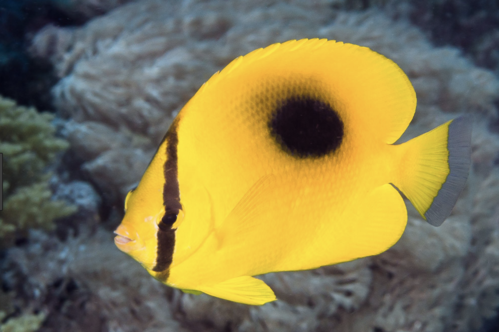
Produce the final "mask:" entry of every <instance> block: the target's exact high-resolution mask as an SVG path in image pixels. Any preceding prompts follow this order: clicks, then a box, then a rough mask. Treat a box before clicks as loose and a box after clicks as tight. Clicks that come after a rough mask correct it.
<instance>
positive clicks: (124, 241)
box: [114, 224, 135, 252]
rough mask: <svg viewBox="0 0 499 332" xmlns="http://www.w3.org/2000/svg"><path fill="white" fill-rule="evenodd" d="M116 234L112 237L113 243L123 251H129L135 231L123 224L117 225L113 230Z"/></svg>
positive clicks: (133, 240)
mask: <svg viewBox="0 0 499 332" xmlns="http://www.w3.org/2000/svg"><path fill="white" fill-rule="evenodd" d="M114 234H116V236H115V237H114V243H115V244H116V246H117V247H118V248H119V249H120V250H121V251H124V252H128V251H130V249H131V248H130V245H131V244H133V243H134V242H135V239H134V238H135V236H134V234H135V232H133V230H132V229H130V227H127V226H125V225H123V224H121V225H119V226H118V228H116V230H115V231H114Z"/></svg>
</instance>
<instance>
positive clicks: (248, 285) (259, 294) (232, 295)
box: [198, 276, 276, 305]
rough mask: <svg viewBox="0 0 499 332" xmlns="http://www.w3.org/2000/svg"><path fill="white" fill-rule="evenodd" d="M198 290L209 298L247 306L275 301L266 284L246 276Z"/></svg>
mask: <svg viewBox="0 0 499 332" xmlns="http://www.w3.org/2000/svg"><path fill="white" fill-rule="evenodd" d="M198 289H199V290H200V291H202V292H203V293H206V294H208V295H211V296H215V297H219V298H221V299H224V300H229V301H233V302H239V303H244V304H249V305H263V304H265V303H267V302H271V301H275V300H276V297H275V294H274V292H273V291H272V289H270V287H269V286H267V284H265V283H264V282H263V281H261V280H260V279H256V278H253V277H247V276H243V277H237V278H234V279H229V280H226V281H223V282H221V283H218V284H215V285H209V286H204V285H203V286H202V287H199V288H198Z"/></svg>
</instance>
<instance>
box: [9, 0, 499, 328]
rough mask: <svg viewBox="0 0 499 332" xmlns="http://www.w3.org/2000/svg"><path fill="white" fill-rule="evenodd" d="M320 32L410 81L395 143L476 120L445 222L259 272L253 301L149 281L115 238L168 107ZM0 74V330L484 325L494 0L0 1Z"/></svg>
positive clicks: (494, 139) (498, 151) (491, 189)
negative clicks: (346, 255)
mask: <svg viewBox="0 0 499 332" xmlns="http://www.w3.org/2000/svg"><path fill="white" fill-rule="evenodd" d="M317 37H318V38H328V39H336V40H340V41H344V42H350V43H355V44H360V45H364V46H368V47H370V48H371V49H373V50H375V51H377V52H379V53H381V54H384V55H385V56H387V57H389V58H391V59H393V60H394V61H395V62H396V63H397V64H399V66H400V67H401V68H402V69H403V70H404V71H405V72H406V73H407V75H408V76H409V78H410V80H411V82H412V83H413V85H414V87H415V89H416V92H417V95H418V107H417V112H416V116H415V118H414V120H413V122H412V124H411V127H410V128H409V130H408V132H407V135H406V138H410V137H413V136H416V135H418V134H421V133H423V132H425V131H427V130H428V129H430V128H433V127H435V126H437V125H439V124H441V123H443V122H445V121H447V120H449V119H452V118H455V117H457V116H459V115H460V114H465V113H466V114H473V116H474V128H473V130H474V131H473V142H472V160H473V167H472V170H471V174H470V177H469V182H468V185H467V188H466V189H465V192H464V193H463V194H462V195H461V198H460V199H459V201H458V204H457V206H456V208H455V209H454V211H453V214H452V216H451V217H450V218H449V220H447V221H446V222H445V223H444V224H443V226H442V227H440V228H434V227H431V226H429V225H428V224H426V223H425V222H424V221H423V220H422V219H421V218H420V217H419V215H418V214H417V213H416V212H415V210H414V209H412V208H410V209H409V222H408V227H407V229H406V231H405V233H404V235H403V237H402V239H401V240H400V241H399V243H397V245H395V246H394V247H393V248H391V249H390V250H388V251H387V252H386V253H384V254H381V255H379V256H376V257H369V258H365V259H360V260H356V261H353V262H349V263H345V264H340V265H336V266H329V267H324V268H320V269H317V270H312V271H304V272H289V273H278V274H269V275H265V276H263V277H262V278H263V279H265V281H266V282H267V283H268V284H269V285H270V286H271V287H272V288H273V289H274V290H275V292H276V295H277V297H278V298H279V300H278V301H277V302H273V303H270V304H267V305H265V306H263V307H248V306H245V305H239V304H234V303H230V302H227V301H224V300H220V299H216V298H212V297H208V296H206V295H200V296H194V295H189V294H184V293H182V292H180V291H178V290H174V289H171V288H168V287H166V286H164V285H162V284H160V283H158V282H157V281H155V280H154V279H152V278H151V277H150V276H149V275H148V274H147V272H146V271H145V270H143V269H142V267H140V265H139V264H137V263H135V262H134V261H132V259H131V258H129V257H128V256H126V255H125V254H123V253H121V252H119V251H118V249H117V248H116V247H115V246H114V243H113V234H112V231H113V230H114V228H115V227H116V226H117V225H118V223H119V221H120V219H121V217H122V214H123V212H122V211H123V199H124V196H125V194H126V193H127V191H128V190H129V189H130V188H131V187H133V186H134V184H136V183H137V182H138V181H139V180H140V177H141V175H142V173H143V171H144V170H145V168H146V166H147V164H148V163H149V160H150V158H151V157H152V155H153V153H154V152H155V148H156V146H157V144H158V143H159V141H160V140H161V138H162V137H163V135H164V133H165V132H166V130H167V129H168V127H169V125H170V124H171V122H172V120H173V118H174V117H175V115H176V114H177V113H178V111H179V110H180V109H181V108H182V106H183V105H184V104H185V103H186V102H187V101H188V100H189V99H190V97H191V96H192V95H193V94H194V93H195V92H196V91H197V89H198V88H199V87H200V86H201V85H202V84H203V83H204V82H205V81H206V80H207V79H208V78H209V77H210V76H211V75H212V74H213V73H215V72H216V71H217V70H220V69H222V68H223V67H224V66H225V65H226V64H228V63H229V62H230V61H231V60H232V59H234V58H235V57H237V56H239V55H243V54H245V53H247V52H249V51H252V50H253V49H256V48H260V47H265V46H268V45H269V44H272V43H275V42H284V41H287V40H289V39H300V38H317ZM0 75H1V80H0V95H1V96H2V97H1V98H0V152H2V153H3V154H4V164H3V165H4V167H3V172H4V174H3V178H4V183H3V193H4V205H3V207H4V210H3V211H1V212H0V285H1V288H0V331H5V332H7V331H19V332H29V331H44V332H49V331H74V332H79V331H82V332H83V331H92V332H94V331H103V332H104V331H116V332H118V331H119V332H121V331H123V332H128V331H150V332H152V331H248V332H249V331H338V332H341V331H344V332H346V331H369V332H391V331H394V332H395V331H397V332H399V331H400V332H402V331H403V332H406V331H426V332H443V331H446V332H475V331H476V332H493V331H499V319H498V317H497V314H498V309H499V210H498V206H499V204H498V203H499V168H498V164H499V119H498V116H499V113H498V110H499V77H498V76H499V3H498V2H497V1H487V0H477V1H469V0H468V1H466V0H424V1H409V0H402V1H400V0H399V1H397V0H385V1H383V0H378V1H376V0H353V1H347V0H317V1H307V0H288V1H275V0H268V1H263V0H255V1H246V0H235V1H230V2H229V1H223V0H210V1H201V0H182V1H174V0H136V1H130V0H128V1H127V0H1V1H0Z"/></svg>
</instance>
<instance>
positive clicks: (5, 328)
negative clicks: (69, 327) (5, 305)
mask: <svg viewBox="0 0 499 332" xmlns="http://www.w3.org/2000/svg"><path fill="white" fill-rule="evenodd" d="M4 317H5V313H4V312H3V311H0V321H2V320H3V319H4ZM44 320H45V314H43V313H39V314H38V315H33V314H23V315H21V316H19V317H15V318H11V319H9V320H8V321H7V322H6V323H5V324H1V323H0V331H2V332H34V331H38V329H40V326H41V325H42V323H43V321H44Z"/></svg>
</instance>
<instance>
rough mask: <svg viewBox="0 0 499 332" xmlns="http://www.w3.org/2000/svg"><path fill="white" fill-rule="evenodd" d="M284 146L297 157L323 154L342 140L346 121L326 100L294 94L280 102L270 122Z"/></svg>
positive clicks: (329, 151) (283, 147)
mask: <svg viewBox="0 0 499 332" xmlns="http://www.w3.org/2000/svg"><path fill="white" fill-rule="evenodd" d="M269 127H270V130H271V132H272V135H273V136H274V137H275V138H276V141H277V143H279V145H280V146H281V148H282V149H283V150H284V151H286V152H288V153H290V154H292V155H294V156H297V157H315V158H316V157H322V156H325V155H327V154H330V153H332V152H334V151H335V150H336V149H338V147H339V146H340V145H341V141H342V140H343V134H344V133H343V122H342V121H341V119H340V117H339V116H338V114H337V113H336V112H335V111H334V110H333V109H332V108H331V106H329V105H328V104H327V103H325V102H322V101H320V100H317V99H313V98H310V97H293V98H289V99H287V100H285V101H283V102H281V103H280V105H279V106H278V107H277V109H276V110H275V111H274V113H273V115H272V118H271V119H270V122H269Z"/></svg>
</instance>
